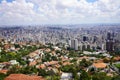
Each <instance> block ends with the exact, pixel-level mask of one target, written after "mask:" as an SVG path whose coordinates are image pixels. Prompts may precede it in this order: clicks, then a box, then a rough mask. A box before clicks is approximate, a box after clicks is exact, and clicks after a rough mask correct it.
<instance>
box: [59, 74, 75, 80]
mask: <svg viewBox="0 0 120 80" xmlns="http://www.w3.org/2000/svg"><path fill="white" fill-rule="evenodd" d="M72 77H73V75H72V73H64V72H63V73H62V75H61V79H60V80H72Z"/></svg>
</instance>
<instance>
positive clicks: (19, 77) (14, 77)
mask: <svg viewBox="0 0 120 80" xmlns="http://www.w3.org/2000/svg"><path fill="white" fill-rule="evenodd" d="M4 80H45V79H44V78H43V77H41V76H29V75H25V74H10V75H9V76H8V77H6V78H5V79H4Z"/></svg>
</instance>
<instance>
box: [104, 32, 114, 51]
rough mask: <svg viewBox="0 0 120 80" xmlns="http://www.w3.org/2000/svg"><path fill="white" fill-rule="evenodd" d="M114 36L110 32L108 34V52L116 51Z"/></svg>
mask: <svg viewBox="0 0 120 80" xmlns="http://www.w3.org/2000/svg"><path fill="white" fill-rule="evenodd" d="M114 43H115V41H114V36H113V33H110V32H108V33H107V40H106V50H107V51H108V52H112V51H114Z"/></svg>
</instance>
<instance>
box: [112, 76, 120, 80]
mask: <svg viewBox="0 0 120 80" xmlns="http://www.w3.org/2000/svg"><path fill="white" fill-rule="evenodd" d="M111 80H120V76H119V75H118V76H114V77H113V78H112V79H111Z"/></svg>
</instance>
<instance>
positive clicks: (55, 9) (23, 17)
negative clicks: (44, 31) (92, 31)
mask: <svg viewBox="0 0 120 80" xmlns="http://www.w3.org/2000/svg"><path fill="white" fill-rule="evenodd" d="M0 17H1V18H0V25H40V24H97V23H105V24H106V23H107V24H111V23H119V21H120V0H44V1H42V0H34V1H33V0H0Z"/></svg>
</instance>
